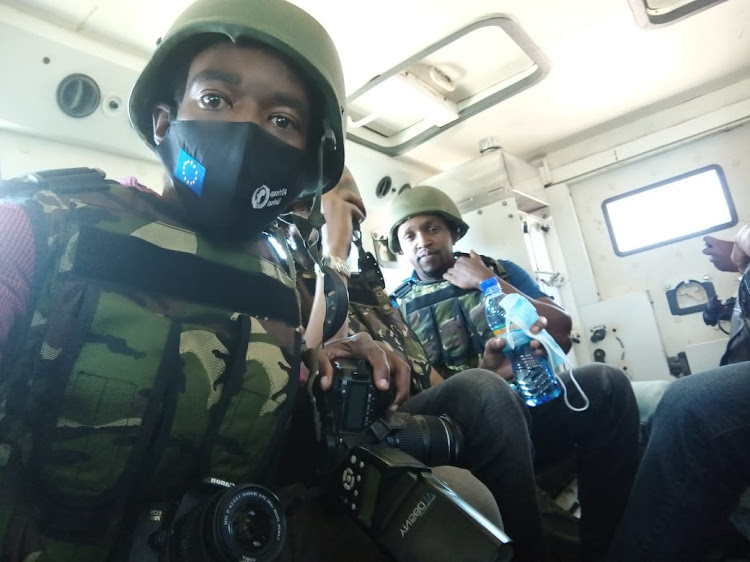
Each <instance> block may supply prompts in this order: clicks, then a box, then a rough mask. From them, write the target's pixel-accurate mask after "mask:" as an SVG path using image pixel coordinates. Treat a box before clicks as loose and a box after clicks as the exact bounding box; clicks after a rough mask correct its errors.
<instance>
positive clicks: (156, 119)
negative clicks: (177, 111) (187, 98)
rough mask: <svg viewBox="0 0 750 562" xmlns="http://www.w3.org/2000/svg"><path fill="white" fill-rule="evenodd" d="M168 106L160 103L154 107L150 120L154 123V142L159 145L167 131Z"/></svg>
mask: <svg viewBox="0 0 750 562" xmlns="http://www.w3.org/2000/svg"><path fill="white" fill-rule="evenodd" d="M169 113H170V111H169V106H168V105H167V104H166V103H160V104H159V105H157V106H156V107H154V111H153V113H152V114H151V118H152V119H153V123H154V142H155V143H156V144H161V141H163V140H164V137H165V136H166V134H167V130H168V129H169Z"/></svg>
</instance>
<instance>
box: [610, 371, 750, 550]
mask: <svg viewBox="0 0 750 562" xmlns="http://www.w3.org/2000/svg"><path fill="white" fill-rule="evenodd" d="M748 483H750V363H737V364H735V365H727V366H724V367H720V368H717V369H713V370H711V371H706V372H704V373H698V374H695V375H690V376H688V377H685V378H683V379H679V380H677V381H675V382H674V383H672V384H671V385H670V387H669V388H668V389H667V391H666V393H665V394H664V397H663V398H662V400H661V403H660V404H659V407H658V408H657V410H656V414H655V416H654V420H653V428H652V431H651V438H650V440H649V443H648V446H647V448H646V452H645V454H644V457H643V461H642V463H641V466H640V468H639V470H638V474H637V476H636V480H635V483H634V486H633V491H632V494H631V496H630V500H629V503H628V507H627V510H626V512H625V515H624V517H623V519H622V523H621V525H620V528H619V530H618V532H617V536H616V539H615V541H614V543H613V547H612V551H611V557H610V559H611V560H612V561H623V562H629V561H631V560H642V561H644V562H648V561H654V562H656V561H658V562H671V561H675V562H677V561H679V562H689V561H691V560H700V559H701V556H702V555H703V554H705V551H706V550H707V548H708V547H709V546H710V545H709V539H710V536H711V531H712V530H713V529H714V528H715V527H716V525H718V524H722V523H724V522H725V521H726V519H727V516H728V514H729V513H730V511H731V510H732V508H733V507H734V506H735V505H736V503H737V500H738V498H739V496H740V493H741V492H742V490H743V488H744V487H745V486H746V485H747V484H748Z"/></svg>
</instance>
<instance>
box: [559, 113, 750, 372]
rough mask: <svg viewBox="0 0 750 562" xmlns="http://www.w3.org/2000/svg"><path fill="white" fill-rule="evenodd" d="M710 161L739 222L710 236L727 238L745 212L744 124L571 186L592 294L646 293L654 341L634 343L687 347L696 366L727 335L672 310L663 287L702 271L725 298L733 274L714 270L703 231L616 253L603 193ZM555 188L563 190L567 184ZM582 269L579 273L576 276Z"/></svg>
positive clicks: (747, 153) (748, 184) (708, 359)
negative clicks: (641, 249)
mask: <svg viewBox="0 0 750 562" xmlns="http://www.w3.org/2000/svg"><path fill="white" fill-rule="evenodd" d="M708 164H718V165H720V166H721V167H722V168H723V170H724V173H725V176H726V179H727V183H728V184H729V188H730V191H731V194H732V197H733V200H734V204H735V207H736V209H737V213H738V217H739V224H738V226H735V227H732V228H729V229H726V230H725V231H721V232H718V233H715V236H717V237H720V238H725V239H732V237H733V236H734V233H735V232H736V231H737V229H738V228H739V226H740V225H741V224H743V223H745V222H748V221H749V220H750V125H743V126H740V127H737V128H734V129H731V130H729V131H724V132H721V133H717V134H714V135H711V136H709V137H705V138H702V139H700V140H697V141H695V142H693V143H690V144H686V145H683V146H680V147H678V148H675V149H673V150H670V151H668V152H663V153H661V154H658V155H656V156H653V157H651V158H647V159H643V160H640V161H638V162H635V163H633V164H629V165H623V166H622V167H619V168H616V169H612V170H610V171H606V172H603V173H600V174H597V175H594V176H592V177H589V178H587V179H585V180H583V181H580V182H577V183H573V184H571V185H570V186H569V193H570V196H571V202H572V205H573V210H574V211H575V216H576V217H577V222H578V225H579V227H580V232H581V237H582V243H583V247H582V248H580V249H579V251H580V252H581V253H583V254H584V255H586V256H587V257H588V259H589V260H590V263H591V273H592V277H591V279H590V280H588V281H589V283H590V284H592V285H593V287H595V289H596V291H597V293H598V299H599V300H601V301H602V302H611V301H617V300H621V299H622V298H623V297H625V296H627V295H632V294H645V295H648V298H649V300H650V301H651V303H652V309H653V319H654V320H655V323H656V326H657V327H658V334H659V336H660V338H659V339H660V341H659V342H653V344H649V343H648V342H642V343H641V344H638V349H639V350H640V351H642V352H643V353H646V350H647V348H651V349H650V350H649V352H650V351H651V350H653V349H656V348H658V347H660V346H662V344H663V349H664V351H665V352H666V353H667V354H668V355H674V354H676V353H677V352H679V351H685V350H686V348H689V350H690V354H691V355H692V356H693V357H694V363H695V364H697V365H700V366H701V367H703V366H706V365H710V364H715V363H712V362H715V361H716V360H717V359H718V357H717V353H718V351H720V350H721V348H722V345H720V344H719V345H717V344H716V343H714V342H716V341H717V340H724V339H725V336H724V335H723V334H722V333H721V332H719V331H718V330H717V329H715V328H710V327H707V326H706V325H705V324H704V323H703V321H702V318H701V315H700V314H692V315H688V316H673V315H672V314H671V313H670V312H669V308H668V304H667V301H666V296H665V291H666V290H667V289H668V288H672V287H674V286H675V285H676V284H677V283H679V282H680V281H683V280H685V279H698V280H704V279H706V280H710V281H711V282H713V283H714V286H715V287H716V291H717V293H718V295H719V297H721V298H727V297H729V296H732V295H733V294H734V292H735V290H736V287H737V277H738V276H737V275H735V274H729V273H722V272H719V271H717V270H716V269H715V268H714V267H713V266H712V265H711V264H710V262H709V261H708V259H707V258H706V256H704V255H703V254H702V253H701V250H702V249H703V242H702V238H701V237H696V238H692V239H689V240H685V241H682V242H677V243H674V244H670V245H667V246H663V247H660V248H656V249H653V250H649V251H646V252H642V253H638V254H633V255H630V256H625V257H619V256H617V255H615V253H614V250H613V248H612V244H611V241H610V238H609V233H608V231H607V228H606V224H605V222H604V217H603V214H602V210H601V203H602V201H603V200H604V199H607V198H609V197H612V196H615V195H619V194H622V193H625V192H628V191H631V190H633V189H637V188H639V187H643V186H645V185H648V184H651V183H654V182H657V181H661V180H664V179H668V178H670V177H673V176H676V175H679V174H681V173H684V172H687V171H689V170H692V169H696V168H700V167H702V166H705V165H708ZM558 188H559V189H563V190H564V189H565V186H558ZM569 265H570V264H569ZM585 277H586V275H585V274H583V275H582V278H585ZM588 296H589V297H590V294H589V295H588ZM583 299H584V300H582V301H581V302H579V306H581V307H583V306H584V305H586V304H596V303H595V302H591V299H590V298H588V299H587V298H586V297H583ZM586 300H588V301H589V302H586ZM643 313H644V314H645V310H644V311H643ZM609 314H611V313H609ZM606 316H607V314H604V313H603V314H602V316H601V320H602V321H605V322H604V323H605V324H606V320H607V318H606ZM629 323H630V324H634V325H644V326H645V325H647V324H650V323H651V319H649V318H646V317H643V316H639V315H638V314H637V313H636V312H635V311H633V313H632V318H631V320H630V322H629ZM701 348H704V349H705V353H704V354H701V352H700V349H701Z"/></svg>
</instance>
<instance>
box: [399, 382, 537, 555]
mask: <svg viewBox="0 0 750 562" xmlns="http://www.w3.org/2000/svg"><path fill="white" fill-rule="evenodd" d="M402 410H404V411H406V412H410V413H413V414H424V415H440V414H448V415H449V416H450V417H451V418H452V419H453V420H454V421H455V422H456V423H457V424H458V425H459V427H460V428H461V430H462V432H463V436H464V444H463V448H462V455H461V456H462V458H461V459H460V460H459V464H460V465H461V466H462V467H464V468H467V469H469V470H470V471H471V472H472V473H473V474H474V475H475V476H476V477H477V478H479V480H481V481H482V482H483V483H484V484H485V485H486V486H487V488H489V489H490V491H491V492H492V495H493V496H494V497H495V500H496V501H497V504H498V507H499V508H500V512H501V513H502V517H503V523H504V524H505V530H506V532H507V533H508V535H509V536H510V538H511V539H512V540H513V542H514V548H515V550H516V555H517V556H516V560H519V561H521V560H524V561H534V562H539V561H541V560H544V559H545V553H544V545H543V539H542V527H541V520H540V516H539V509H538V507H537V504H536V491H535V486H534V473H533V463H532V454H533V452H532V447H531V442H530V440H529V428H528V423H529V419H528V411H527V409H526V407H525V406H524V404H523V402H522V400H521V398H520V397H519V396H518V395H517V394H516V393H515V392H514V391H513V390H512V389H511V388H510V386H509V385H508V384H507V383H506V382H505V381H504V380H502V379H501V378H500V377H498V376H497V375H495V374H493V373H490V372H488V371H483V370H481V369H471V370H469V371H465V372H463V373H460V374H458V375H454V376H452V377H450V378H449V379H448V380H446V381H445V382H444V383H442V384H439V385H438V386H436V387H433V388H430V389H428V390H426V391H423V392H421V393H420V394H418V395H416V396H415V397H413V398H411V399H410V400H409V401H408V402H406V404H405V405H404V406H403V407H402Z"/></svg>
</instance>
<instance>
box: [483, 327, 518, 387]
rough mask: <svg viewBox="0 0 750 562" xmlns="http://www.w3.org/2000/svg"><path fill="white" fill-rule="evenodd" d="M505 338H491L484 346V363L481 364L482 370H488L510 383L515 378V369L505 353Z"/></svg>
mask: <svg viewBox="0 0 750 562" xmlns="http://www.w3.org/2000/svg"><path fill="white" fill-rule="evenodd" d="M505 344H506V342H505V338H500V337H497V338H491V339H489V340H487V343H486V344H484V353H483V354H482V361H481V362H480V363H479V368H480V369H487V370H488V371H492V372H493V373H495V374H497V375H499V376H500V377H502V378H504V379H505V380H506V381H509V380H510V379H512V378H513V368H512V367H511V365H510V361H509V360H508V357H507V356H506V355H505V353H503V349H505Z"/></svg>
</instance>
